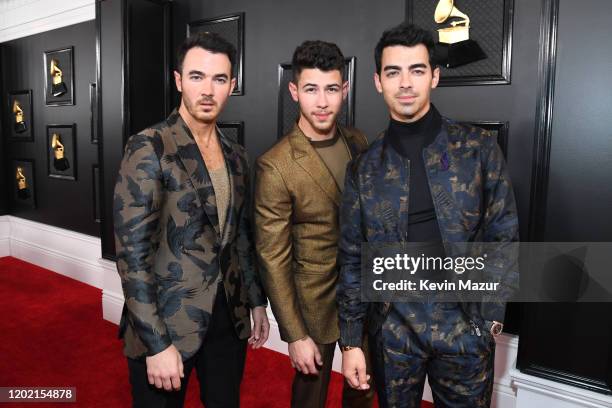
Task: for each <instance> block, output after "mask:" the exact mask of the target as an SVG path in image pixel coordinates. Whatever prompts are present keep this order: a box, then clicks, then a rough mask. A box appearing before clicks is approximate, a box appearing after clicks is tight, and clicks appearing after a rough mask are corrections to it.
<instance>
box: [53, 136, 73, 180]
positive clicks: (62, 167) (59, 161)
mask: <svg viewBox="0 0 612 408" xmlns="http://www.w3.org/2000/svg"><path fill="white" fill-rule="evenodd" d="M51 148H52V149H53V156H54V158H53V167H55V169H56V170H59V171H66V170H68V169H69V168H70V162H69V161H68V159H67V158H66V157H64V154H65V152H64V145H63V144H62V138H61V137H60V135H58V134H57V133H54V134H53V136H52V137H51Z"/></svg>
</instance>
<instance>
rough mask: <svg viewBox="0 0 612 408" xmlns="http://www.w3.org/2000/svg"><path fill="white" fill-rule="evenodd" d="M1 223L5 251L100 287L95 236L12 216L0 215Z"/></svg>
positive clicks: (100, 271)
mask: <svg viewBox="0 0 612 408" xmlns="http://www.w3.org/2000/svg"><path fill="white" fill-rule="evenodd" d="M3 224H4V225H5V224H8V226H9V231H10V233H9V236H8V237H7V241H8V247H9V252H8V254H7V255H10V256H13V257H15V258H19V259H22V260H24V261H26V262H30V263H32V264H34V265H38V266H40V267H43V268H46V269H49V270H52V271H55V272H57V273H59V274H62V275H64V276H68V277H70V278H73V279H76V280H78V281H81V282H84V283H87V284H89V285H91V286H95V287H96V288H100V289H101V288H102V283H103V282H102V277H103V274H102V268H101V267H100V265H99V263H98V259H99V258H100V253H101V252H100V248H101V243H100V239H99V238H96V237H92V236H89V235H85V234H80V233H78V232H73V231H68V230H65V229H62V228H57V227H52V226H50V225H45V224H41V223H38V222H34V221H29V220H24V219H22V218H17V217H13V216H3V217H2V221H1V222H0V227H1V226H2V225H3ZM2 229H5V227H4V228H0V231H1V230H2ZM0 238H1V237H0ZM0 248H1V244H0ZM0 250H1V249H0Z"/></svg>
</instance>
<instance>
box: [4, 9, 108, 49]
mask: <svg viewBox="0 0 612 408" xmlns="http://www.w3.org/2000/svg"><path fill="white" fill-rule="evenodd" d="M95 18H96V13H95V0H62V1H49V0H5V1H2V2H0V43H2V42H5V41H10V40H14V39H17V38H21V37H26V36H29V35H33V34H38V33H42V32H44V31H49V30H55V29H57V28H61V27H66V26H69V25H73V24H77V23H82V22H84V21H89V20H93V19H95Z"/></svg>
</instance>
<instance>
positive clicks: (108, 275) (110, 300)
mask: <svg viewBox="0 0 612 408" xmlns="http://www.w3.org/2000/svg"><path fill="white" fill-rule="evenodd" d="M99 263H100V266H101V267H102V269H103V270H104V279H103V285H102V286H103V287H102V317H103V318H104V320H108V321H109V322H111V323H115V324H119V321H120V320H121V312H122V311H123V300H124V297H123V290H122V289H121V279H120V278H119V274H118V273H117V266H116V264H115V262H112V261H109V260H107V259H100V262H99Z"/></svg>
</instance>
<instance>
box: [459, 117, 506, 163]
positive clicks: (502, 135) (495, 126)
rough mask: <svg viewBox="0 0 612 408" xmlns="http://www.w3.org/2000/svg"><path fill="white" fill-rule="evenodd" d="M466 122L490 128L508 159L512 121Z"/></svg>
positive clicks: (486, 128)
mask: <svg viewBox="0 0 612 408" xmlns="http://www.w3.org/2000/svg"><path fill="white" fill-rule="evenodd" d="M464 123H467V124H470V125H473V126H476V127H479V128H482V129H485V130H488V131H489V132H491V133H492V134H493V135H494V136H495V137H496V139H497V144H498V145H499V147H500V148H501V150H502V153H503V154H504V159H506V160H508V133H509V131H510V122H508V121H490V120H481V121H469V120H467V121H465V122H464Z"/></svg>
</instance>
